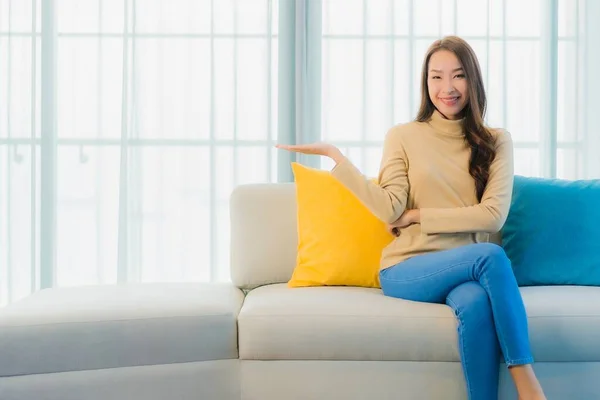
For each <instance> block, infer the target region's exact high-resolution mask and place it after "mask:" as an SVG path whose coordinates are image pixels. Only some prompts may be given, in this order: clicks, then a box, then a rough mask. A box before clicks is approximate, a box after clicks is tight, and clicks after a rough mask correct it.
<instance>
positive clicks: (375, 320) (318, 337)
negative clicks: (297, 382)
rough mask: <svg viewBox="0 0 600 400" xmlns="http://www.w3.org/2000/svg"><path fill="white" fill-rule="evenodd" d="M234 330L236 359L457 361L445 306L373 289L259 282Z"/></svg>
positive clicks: (452, 323)
mask: <svg viewBox="0 0 600 400" xmlns="http://www.w3.org/2000/svg"><path fill="white" fill-rule="evenodd" d="M238 329H239V335H240V339H239V340H240V343H239V345H240V358H242V359H258V360H285V359H292V360H414V361H457V360H458V352H457V348H456V341H457V336H456V322H455V318H454V315H453V313H452V311H451V310H450V308H448V307H447V306H446V305H441V304H426V303H416V302H411V301H405V300H400V299H395V298H391V297H385V296H383V295H382V293H381V290H380V289H374V288H358V287H306V288H289V287H287V286H286V285H285V284H283V285H282V284H276V285H269V286H263V287H260V288H257V289H254V290H252V291H251V292H250V293H248V295H247V296H246V300H245V301H244V306H243V307H242V309H241V311H240V315H239V320H238Z"/></svg>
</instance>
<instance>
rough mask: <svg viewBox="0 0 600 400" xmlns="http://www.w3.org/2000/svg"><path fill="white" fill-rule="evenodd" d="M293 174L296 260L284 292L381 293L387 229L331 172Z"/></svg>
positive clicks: (307, 170)
mask: <svg viewBox="0 0 600 400" xmlns="http://www.w3.org/2000/svg"><path fill="white" fill-rule="evenodd" d="M292 170H293V171H294V179H295V182H296V201H297V203H298V211H297V215H298V257H297V263H296V268H295V269H294V274H293V275H292V278H291V279H290V281H289V282H288V286H290V287H304V286H361V287H370V288H378V287H380V285H379V269H380V266H379V264H380V260H381V253H382V251H383V250H384V249H385V247H386V246H387V245H389V244H390V242H391V241H392V240H393V238H394V236H393V235H392V234H390V233H389V232H388V231H387V230H386V225H385V224H384V223H383V222H382V221H381V220H379V219H378V218H377V217H376V216H375V215H373V213H372V212H371V211H369V209H368V208H367V207H365V205H364V204H363V203H361V202H360V200H359V199H358V198H357V197H356V196H355V195H354V194H353V193H352V192H351V191H350V190H349V189H348V188H346V187H345V186H344V185H342V183H341V182H339V181H338V180H337V179H336V178H334V177H333V175H332V174H331V173H330V172H329V171H324V170H320V169H315V168H310V167H306V166H304V165H301V164H299V163H292ZM373 181H374V182H375V180H373ZM375 183H376V182H375ZM340 232H343V233H342V234H340Z"/></svg>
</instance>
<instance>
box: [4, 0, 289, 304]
mask: <svg viewBox="0 0 600 400" xmlns="http://www.w3.org/2000/svg"><path fill="white" fill-rule="evenodd" d="M40 3H41V2H40V1H37V2H36V1H33V2H32V1H28V2H26V1H20V0H19V1H17V0H12V1H11V0H1V1H0V4H1V7H2V8H1V9H0V16H1V19H0V35H1V36H0V60H1V61H0V64H2V65H1V66H0V74H1V75H0V77H1V79H2V83H1V84H0V85H1V88H2V89H1V95H2V97H1V99H2V101H1V105H0V106H1V107H0V121H1V125H0V139H1V140H2V141H1V142H0V184H1V185H2V190H0V210H1V214H0V216H1V217H0V249H1V250H0V257H2V258H1V261H0V276H1V277H2V279H0V305H2V304H6V303H8V302H11V301H15V300H16V299H18V298H21V297H23V296H25V295H27V294H29V293H30V292H32V291H34V290H36V289H37V288H39V274H40V271H39V260H38V259H37V258H36V257H37V256H36V254H38V252H37V250H36V247H37V246H39V242H40V240H41V241H43V240H44V237H41V238H39V239H38V237H39V221H40V216H39V211H38V210H39V201H40V198H39V193H40V190H39V188H38V187H39V185H40V179H39V172H36V171H38V170H39V169H40V168H41V165H40V156H39V154H40V149H39V143H40V140H39V139H40V127H39V121H40V117H39V112H40V108H41V107H43V105H40V99H39V97H40V85H41V83H40V80H39V74H40V70H41V69H42V68H44V66H43V65H41V64H40V56H39V55H37V56H36V54H37V53H39V51H40V43H39V41H40V39H39V38H40V33H39V31H40V23H39V19H40V14H41V13H42V12H47V11H48V10H42V7H41V6H40ZM54 6H55V9H54V12H55V15H56V20H55V21H56V22H55V23H56V36H55V37H52V38H51V39H52V40H53V41H54V43H55V48H56V78H55V79H56V82H55V84H56V93H55V96H56V105H57V107H56V108H57V111H56V112H57V115H56V142H57V147H56V165H55V167H56V186H55V187H53V188H52V191H51V192H53V193H54V195H55V196H56V225H55V226H54V227H52V230H53V231H55V235H56V236H55V238H56V240H55V243H56V249H55V251H56V259H55V263H54V265H55V268H54V271H52V272H53V274H52V275H53V284H54V285H56V286H73V285H84V284H97V283H99V284H111V283H116V282H125V281H127V282H152V281H222V280H228V279H229V272H228V271H229V209H228V201H229V195H230V193H231V190H232V189H233V188H234V187H235V186H236V185H238V184H242V183H250V182H269V181H275V180H276V179H277V168H276V167H275V166H276V165H277V162H276V151H275V150H274V149H273V144H274V143H275V137H276V133H277V130H276V129H277V107H276V105H277V83H278V79H277V76H278V74H277V67H278V62H277V60H278V56H277V53H278V36H277V27H278V1H276V0H275V1H273V0H243V1H240V0H202V1H197V0H178V1H173V0H152V1H150V0H143V1H134V0H85V1H84V0H55V2H54ZM32 7H33V8H32ZM36 20H37V21H38V22H37V23H34V22H35V21H36ZM36 52H37V53H36ZM42 134H43V133H42ZM32 154H37V158H35V157H32V156H31V155H32ZM32 171H33V173H32ZM32 199H36V201H37V203H36V204H34V203H32ZM43 200H44V199H42V201H43Z"/></svg>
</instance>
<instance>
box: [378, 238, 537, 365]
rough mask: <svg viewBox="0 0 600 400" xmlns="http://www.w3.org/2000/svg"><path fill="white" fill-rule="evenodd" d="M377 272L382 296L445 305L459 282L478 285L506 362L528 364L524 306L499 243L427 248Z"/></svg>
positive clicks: (531, 361) (526, 326)
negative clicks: (422, 252) (429, 250)
mask: <svg viewBox="0 0 600 400" xmlns="http://www.w3.org/2000/svg"><path fill="white" fill-rule="evenodd" d="M379 276H380V281H381V288H382V290H383V293H384V294H385V295H387V296H392V297H398V298H403V299H406V300H413V301H421V302H432V303H444V302H445V301H446V299H447V297H448V295H449V294H450V292H451V291H453V290H454V289H455V288H456V287H458V286H459V285H461V284H464V283H467V282H476V283H478V284H479V285H480V286H481V287H482V288H483V289H484V291H485V293H486V294H487V297H488V301H489V304H490V307H491V310H492V318H493V321H494V327H495V331H496V336H497V338H498V342H499V344H500V348H501V350H502V354H503V355H504V360H505V362H506V365H507V366H514V365H522V364H531V363H533V357H532V356H531V350H530V345H529V334H528V324H527V315H526V313H525V307H524V305H523V300H522V298H521V293H520V291H519V287H518V285H517V281H516V279H515V276H514V273H513V271H512V268H511V264H510V260H509V259H508V257H507V256H506V253H505V252H504V250H503V249H502V248H501V247H500V246H498V245H495V244H491V243H478V244H472V245H467V246H462V247H458V248H455V249H450V250H443V251H437V252H431V253H427V254H423V255H419V256H415V257H412V258H409V259H408V260H406V261H403V262H401V263H399V264H397V265H395V266H392V267H390V268H387V269H384V270H382V271H381V273H380V275H379ZM467 323H469V321H468V320H465V324H467ZM477 351H482V350H481V349H478V350H477ZM485 351H489V349H486V350H485ZM466 372H468V371H466Z"/></svg>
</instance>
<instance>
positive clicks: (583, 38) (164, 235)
mask: <svg viewBox="0 0 600 400" xmlns="http://www.w3.org/2000/svg"><path fill="white" fill-rule="evenodd" d="M599 17H600V3H599V2H596V1H585V0H527V1H523V0H520V1H517V0H296V1H293V0H285V1H281V0H280V1H277V0H0V306H2V305H5V304H7V303H10V302H12V301H15V300H17V299H20V298H22V297H24V296H26V295H28V294H30V293H32V292H34V291H36V290H39V289H40V288H46V287H52V286H73V285H85V284H113V283H117V282H153V281H215V280H220V281H222V280H228V279H229V231H230V223H231V222H233V223H235V221H229V209H228V207H229V195H230V193H231V191H232V189H233V188H234V187H235V186H236V185H239V184H243V183H251V182H276V181H289V180H291V179H292V177H291V174H290V169H289V160H293V159H294V156H290V155H289V154H284V153H281V152H277V151H276V150H275V149H274V147H273V145H274V144H275V143H276V142H277V141H279V142H286V143H290V142H306V141H312V140H326V141H331V142H333V143H335V144H338V145H339V146H340V147H341V148H342V149H343V150H344V151H345V152H346V153H347V154H348V155H349V156H350V158H351V159H352V160H353V161H354V162H355V163H356V164H357V165H358V166H359V167H360V168H361V169H362V170H363V171H364V172H365V173H366V174H368V175H371V176H373V175H375V174H376V173H377V168H378V166H379V161H380V160H379V157H380V151H381V144H382V141H383V137H384V135H385V133H386V131H387V129H389V127H391V126H392V125H394V124H397V123H403V122H408V121H410V120H411V119H413V118H414V116H415V113H416V110H417V107H418V104H419V95H420V93H419V87H418V84H419V74H420V69H421V62H422V58H423V55H424V53H425V50H426V48H427V47H428V46H429V44H430V43H431V42H432V41H433V40H435V39H437V38H439V37H441V36H443V35H446V34H458V35H460V36H462V37H464V38H465V39H467V40H468V41H469V42H470V43H471V44H472V45H473V47H474V48H475V50H476V52H477V54H478V56H479V60H480V62H481V66H482V69H483V74H484V78H485V84H486V88H487V91H488V97H489V98H488V100H489V101H488V104H489V112H488V122H489V124H490V125H493V126H499V127H504V128H506V129H508V130H509V131H510V132H511V133H512V135H513V138H514V139H515V145H516V153H515V166H516V171H517V173H519V174H523V175H533V176H548V177H552V176H557V177H562V178H571V179H574V178H583V177H598V176H600V161H599V160H600V158H596V157H595V156H596V154H597V151H598V150H600V128H599V126H598V123H597V118H592V116H593V115H594V114H595V111H596V110H597V109H598V106H600V102H599V101H598V98H597V93H600V79H598V76H597V74H594V72H595V68H596V67H595V66H597V65H599V64H600V50H599V47H598V46H597V42H598V38H600V29H599V28H598V27H597V26H596V25H594V24H592V23H590V21H595V20H596V19H597V18H599ZM590 66H592V67H593V68H591V67H590ZM299 159H300V160H301V161H303V160H304V159H302V158H299ZM306 160H307V161H310V162H311V163H312V165H316V166H319V167H321V168H330V167H331V166H332V165H331V162H330V161H328V160H326V159H319V160H316V159H310V157H309V158H307V159H306ZM248 240H252V238H248Z"/></svg>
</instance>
